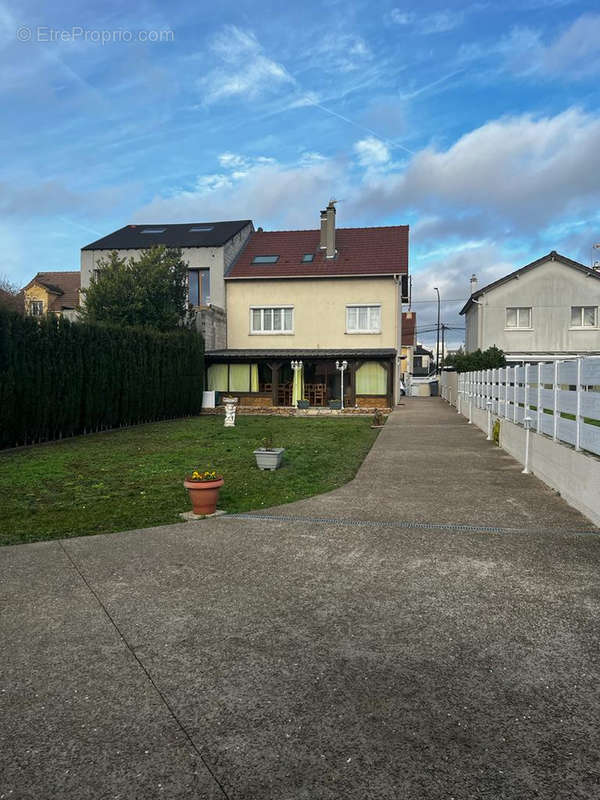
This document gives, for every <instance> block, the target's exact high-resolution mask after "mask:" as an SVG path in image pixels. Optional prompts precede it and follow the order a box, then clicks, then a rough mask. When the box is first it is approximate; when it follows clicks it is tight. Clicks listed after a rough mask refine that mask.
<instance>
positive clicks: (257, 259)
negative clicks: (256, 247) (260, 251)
mask: <svg viewBox="0 0 600 800" xmlns="http://www.w3.org/2000/svg"><path fill="white" fill-rule="evenodd" d="M278 261H279V256H254V258H253V259H252V263H253V264H276V263H277V262H278Z"/></svg>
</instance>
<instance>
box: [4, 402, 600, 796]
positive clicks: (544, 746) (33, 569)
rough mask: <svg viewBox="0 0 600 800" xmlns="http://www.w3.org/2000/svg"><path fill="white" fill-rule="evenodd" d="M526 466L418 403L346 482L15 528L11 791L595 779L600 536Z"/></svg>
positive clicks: (195, 791)
mask: <svg viewBox="0 0 600 800" xmlns="http://www.w3.org/2000/svg"><path fill="white" fill-rule="evenodd" d="M298 424H302V421H301V420H298ZM520 469H521V468H520V466H519V465H517V464H516V463H515V462H514V461H513V460H512V459H510V458H509V457H508V456H507V455H505V454H504V453H503V452H502V451H500V450H499V449H498V448H496V447H495V446H494V445H492V444H490V443H489V442H486V441H485V437H484V435H483V434H482V433H481V432H480V431H479V430H476V429H475V428H474V427H471V426H468V425H467V424H466V422H465V421H464V420H463V419H462V418H461V417H459V416H458V415H457V414H456V412H455V411H453V410H452V409H450V408H449V407H448V406H447V405H446V404H444V403H443V402H442V401H441V400H438V399H413V400H409V399H407V401H406V403H405V405H404V406H402V407H401V408H400V409H399V410H398V411H396V412H395V413H394V414H393V415H392V416H391V417H390V419H389V421H388V423H387V425H386V427H385V428H384V429H383V431H382V433H381V435H380V437H379V439H378V441H377V443H376V445H375V447H374V448H373V450H372V451H371V453H370V454H369V456H368V457H367V459H366V461H365V462H364V464H363V467H362V468H361V471H360V472H359V475H358V476H357V478H356V479H355V480H354V481H353V482H352V483H350V484H348V485H347V486H345V487H343V488H342V489H339V490H337V491H335V492H332V493H330V494H329V495H322V496H320V497H317V498H313V499H310V500H305V501H301V502H299V503H294V504H292V505H289V506H283V507H280V508H277V509H272V510H270V511H269V512H268V513H264V514H262V515H260V516H246V517H221V518H218V519H214V520H210V521H204V522H197V523H188V524H181V525H174V526H168V527H162V528H154V529H150V530H144V531H131V532H128V533H122V534H112V535H106V536H93V537H88V538H85V537H84V538H79V539H71V540H67V541H62V542H48V543H39V544H33V545H22V546H16V547H6V548H3V549H2V550H0V578H1V587H2V588H1V591H2V597H1V601H2V602H1V610H2V618H1V619H2V622H1V627H2V630H1V633H2V653H1V655H0V663H1V669H2V674H1V676H0V682H1V685H0V717H1V720H2V723H1V727H0V738H1V739H2V742H1V743H0V744H1V747H0V762H1V767H2V771H1V773H0V798H11V800H16V798H36V800H45V798H61V800H64V799H65V798H69V799H70V798H73V800H84V798H94V799H96V798H103V799H104V798H106V799H107V800H108V798H123V799H124V800H125V799H126V800H134V798H135V799H137V798H140V800H142V798H143V799H144V800H149V799H150V798H165V799H167V800H171V799H175V798H177V799H179V798H231V799H232V800H233V799H234V798H236V799H238V798H239V799H240V800H241V798H256V799H257V800H258V799H260V800H266V798H277V800H286V799H287V798H290V799H291V798H306V800H309V798H310V800H330V799H331V800H333V799H334V798H335V800H339V799H340V798H356V799H357V800H358V799H359V798H360V800H365V798H386V800H387V799H388V798H389V800H392V799H393V800H397V799H398V798H407V800H408V799H410V800H417V798H418V799H421V798H423V800H425V799H427V800H437V798H440V800H441V798H444V800H450V798H455V800H467V798H469V799H470V798H474V799H475V798H489V799H490V800H492V798H493V800H499V799H504V798H506V799H508V798H510V799H511V800H512V799H513V798H514V800H529V798H548V800H557V799H560V798H565V800H566V799H567V798H568V799H569V800H573V799H574V798H598V797H600V759H599V755H598V737H599V730H598V727H599V719H600V689H599V687H600V666H599V662H598V653H599V652H600V629H599V622H598V620H599V619H600V616H599V611H600V582H599V575H600V538H599V536H598V531H597V530H595V529H594V528H593V526H592V525H591V524H590V523H589V522H588V521H587V520H586V519H584V518H583V517H582V516H581V515H580V514H578V512H576V511H574V510H573V509H571V508H570V507H569V506H567V505H566V504H565V503H564V502H563V501H562V500H561V499H560V498H559V497H557V496H556V495H555V494H554V493H553V492H551V491H550V490H549V489H547V488H546V487H545V486H544V485H542V484H541V483H540V482H538V481H537V479H536V478H534V477H533V476H524V475H521V473H520Z"/></svg>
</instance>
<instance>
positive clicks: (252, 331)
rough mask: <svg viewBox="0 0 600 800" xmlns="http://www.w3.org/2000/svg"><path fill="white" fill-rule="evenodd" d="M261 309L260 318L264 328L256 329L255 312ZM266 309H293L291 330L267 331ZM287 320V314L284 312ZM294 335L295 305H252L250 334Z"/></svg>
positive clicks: (283, 315)
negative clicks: (265, 328) (265, 326)
mask: <svg viewBox="0 0 600 800" xmlns="http://www.w3.org/2000/svg"><path fill="white" fill-rule="evenodd" d="M255 311H260V312H261V315H260V319H261V325H262V327H263V330H254V312H255ZM265 311H282V312H285V311H291V312H292V327H291V329H290V330H281V331H265V330H264V324H265V314H264V312H265ZM282 317H283V319H284V320H285V314H282ZM293 335H294V306H291V305H277V306H250V336H293Z"/></svg>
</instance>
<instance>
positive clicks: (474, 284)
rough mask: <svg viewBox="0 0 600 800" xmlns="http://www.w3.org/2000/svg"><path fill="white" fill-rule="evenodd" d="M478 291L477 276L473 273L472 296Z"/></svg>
mask: <svg viewBox="0 0 600 800" xmlns="http://www.w3.org/2000/svg"><path fill="white" fill-rule="evenodd" d="M476 291H477V275H475V273H473V275H471V294H475V292H476Z"/></svg>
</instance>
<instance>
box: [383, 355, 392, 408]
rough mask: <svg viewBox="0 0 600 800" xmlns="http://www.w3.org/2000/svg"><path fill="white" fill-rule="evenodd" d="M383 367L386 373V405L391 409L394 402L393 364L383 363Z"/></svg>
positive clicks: (390, 362)
mask: <svg viewBox="0 0 600 800" xmlns="http://www.w3.org/2000/svg"><path fill="white" fill-rule="evenodd" d="M383 366H384V367H385V371H386V372H387V404H388V408H393V407H394V406H393V405H392V404H393V402H394V362H393V361H384V362H383Z"/></svg>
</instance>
